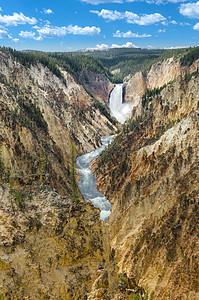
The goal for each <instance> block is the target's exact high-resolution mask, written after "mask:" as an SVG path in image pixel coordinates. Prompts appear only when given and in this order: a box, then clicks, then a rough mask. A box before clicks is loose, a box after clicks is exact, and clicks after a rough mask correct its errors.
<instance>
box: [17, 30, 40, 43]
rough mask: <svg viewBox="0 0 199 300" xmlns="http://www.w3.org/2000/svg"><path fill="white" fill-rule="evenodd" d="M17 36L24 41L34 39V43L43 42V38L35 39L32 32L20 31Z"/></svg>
mask: <svg viewBox="0 0 199 300" xmlns="http://www.w3.org/2000/svg"><path fill="white" fill-rule="evenodd" d="M19 36H21V37H22V38H25V39H27V38H29V39H34V40H36V41H41V40H43V38H42V37H41V36H38V37H36V36H35V32H32V31H21V32H20V33H19Z"/></svg>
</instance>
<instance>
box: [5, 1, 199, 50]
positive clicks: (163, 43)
mask: <svg viewBox="0 0 199 300" xmlns="http://www.w3.org/2000/svg"><path fill="white" fill-rule="evenodd" d="M198 39H199V1H186V0H167V1H166V0H57V1H54V0H53V1H52V0H48V1H47V0H45V1H43V0H40V1H39V0H35V1H28V0H1V1H0V45H1V46H10V47H12V48H15V49H18V50H22V49H35V50H43V51H75V50H80V49H88V48H89V49H90V48H91V49H107V48H111V47H121V46H124V47H141V48H170V47H184V46H186V47H187V46H196V45H199V41H198Z"/></svg>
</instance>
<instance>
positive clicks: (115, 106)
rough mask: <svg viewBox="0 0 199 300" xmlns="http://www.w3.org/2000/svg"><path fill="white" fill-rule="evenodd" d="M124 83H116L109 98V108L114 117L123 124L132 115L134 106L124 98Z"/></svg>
mask: <svg viewBox="0 0 199 300" xmlns="http://www.w3.org/2000/svg"><path fill="white" fill-rule="evenodd" d="M122 88H123V85H122V84H116V85H115V87H114V89H113V90H112V92H111V94H110V98H109V108H110V111H111V114H112V116H113V117H115V118H116V119H117V120H118V121H119V122H120V123H121V124H123V123H124V122H125V121H126V119H127V118H128V117H129V116H130V114H131V112H132V109H133V106H132V105H131V104H129V103H126V102H124V103H123V101H122V100H123V99H122Z"/></svg>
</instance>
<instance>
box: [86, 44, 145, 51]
mask: <svg viewBox="0 0 199 300" xmlns="http://www.w3.org/2000/svg"><path fill="white" fill-rule="evenodd" d="M110 48H112V49H113V48H139V47H138V46H136V45H134V44H133V43H131V42H127V43H126V44H123V45H118V44H112V45H111V46H108V45H106V44H101V45H99V44H98V45H96V47H95V48H88V49H86V51H94V50H106V49H110Z"/></svg>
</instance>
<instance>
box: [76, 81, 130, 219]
mask: <svg viewBox="0 0 199 300" xmlns="http://www.w3.org/2000/svg"><path fill="white" fill-rule="evenodd" d="M109 108H110V111H111V114H112V116H114V117H115V118H116V119H117V120H118V121H119V122H120V123H121V124H123V123H124V122H125V120H126V119H127V118H128V116H129V115H130V113H131V111H132V106H131V105H129V104H127V103H123V99H122V84H117V85H115V87H114V89H113V91H112V92H111V94H110V99H109ZM113 137H114V136H113V135H111V136H106V137H103V138H102V139H101V142H102V146H101V147H100V148H98V149H96V150H94V151H92V152H90V153H87V154H84V155H81V156H79V157H78V158H77V160H76V165H77V168H78V170H79V182H78V186H79V189H80V192H81V193H82V195H83V197H84V199H85V200H86V201H89V200H90V201H91V202H92V203H93V205H94V206H95V207H97V208H99V209H100V210H101V213H100V218H101V220H104V221H106V222H108V217H109V216H110V214H111V204H110V202H109V201H108V199H106V197H105V196H104V195H103V194H102V193H101V192H100V191H99V190H98V189H97V187H96V185H97V181H96V178H95V176H94V175H93V174H92V171H91V169H90V168H89V165H90V163H91V162H92V161H93V160H94V159H95V158H97V157H98V156H99V155H100V153H101V152H102V151H103V150H104V149H105V148H106V147H108V145H109V144H110V143H111V142H112V140H113Z"/></svg>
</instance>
